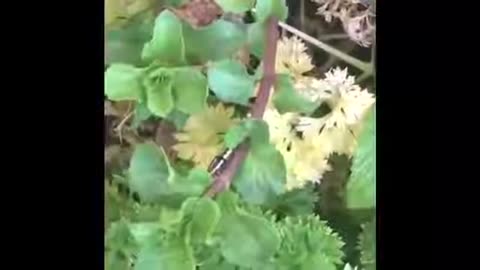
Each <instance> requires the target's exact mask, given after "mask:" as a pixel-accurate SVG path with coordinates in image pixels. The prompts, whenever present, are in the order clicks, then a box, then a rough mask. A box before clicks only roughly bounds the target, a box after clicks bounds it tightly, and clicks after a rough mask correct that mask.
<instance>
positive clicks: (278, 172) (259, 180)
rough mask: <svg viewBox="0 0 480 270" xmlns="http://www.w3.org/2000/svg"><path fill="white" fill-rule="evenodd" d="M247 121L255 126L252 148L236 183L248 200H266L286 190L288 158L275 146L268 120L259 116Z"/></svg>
mask: <svg viewBox="0 0 480 270" xmlns="http://www.w3.org/2000/svg"><path fill="white" fill-rule="evenodd" d="M248 123H251V124H250V125H252V126H255V128H251V130H252V131H251V140H250V142H251V144H250V150H249V152H248V154H247V158H246V160H245V161H244V162H243V164H242V165H241V167H240V169H239V171H238V172H237V174H236V175H235V179H234V181H233V185H234V186H235V188H236V189H237V190H238V192H239V193H240V194H241V195H242V197H243V198H244V199H245V200H246V201H248V202H250V203H255V204H263V203H266V202H269V201H272V200H274V199H275V197H276V196H278V195H280V194H281V193H283V192H284V191H285V182H286V168H285V162H284V160H283V156H282V155H281V154H280V152H278V151H277V149H276V148H275V146H273V145H271V144H270V143H269V139H268V138H269V135H268V126H267V124H266V123H265V122H263V121H258V120H257V121H250V122H248Z"/></svg>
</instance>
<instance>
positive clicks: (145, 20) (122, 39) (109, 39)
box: [105, 14, 154, 66]
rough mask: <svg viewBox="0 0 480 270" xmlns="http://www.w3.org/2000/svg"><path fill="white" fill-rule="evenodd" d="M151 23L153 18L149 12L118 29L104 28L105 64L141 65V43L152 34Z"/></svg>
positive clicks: (146, 40)
mask: <svg viewBox="0 0 480 270" xmlns="http://www.w3.org/2000/svg"><path fill="white" fill-rule="evenodd" d="M153 23H154V18H151V17H150V15H149V14H142V15H139V16H138V18H137V17H135V18H134V19H132V22H131V23H129V24H128V25H126V26H124V27H122V28H120V29H114V30H109V31H107V30H106V36H105V38H106V40H105V43H106V48H105V64H106V65H109V64H113V63H125V64H131V65H136V66H138V65H142V64H143V61H142V59H141V57H140V56H141V53H142V49H143V45H144V44H145V43H146V42H148V40H149V39H150V38H151V36H152V30H153V25H154V24H153Z"/></svg>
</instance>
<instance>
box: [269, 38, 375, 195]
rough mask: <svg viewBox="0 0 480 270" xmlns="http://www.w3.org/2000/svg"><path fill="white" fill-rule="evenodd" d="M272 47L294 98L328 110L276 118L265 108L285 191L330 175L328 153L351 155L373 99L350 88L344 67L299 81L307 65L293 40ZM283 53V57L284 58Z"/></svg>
mask: <svg viewBox="0 0 480 270" xmlns="http://www.w3.org/2000/svg"><path fill="white" fill-rule="evenodd" d="M278 45H279V48H281V49H280V50H278V52H277V67H276V68H277V70H276V72H277V73H289V74H290V75H292V77H293V78H294V81H295V88H296V90H297V91H299V93H300V94H302V95H303V96H304V97H306V98H307V99H309V100H311V101H313V102H316V103H318V104H319V105H320V104H322V103H325V104H327V105H328V107H329V108H330V109H331V111H330V112H329V113H328V114H326V115H325V116H323V117H320V118H313V117H308V116H301V115H300V114H298V113H285V114H280V113H279V112H278V111H277V110H276V109H275V108H274V106H273V105H272V104H271V103H270V104H269V105H268V107H267V110H266V112H265V115H264V120H265V121H266V122H267V123H268V125H269V129H270V136H271V142H272V143H273V144H275V146H276V148H277V150H278V151H280V152H281V154H282V155H283V157H284V159H285V164H286V166H287V189H289V190H290V189H293V188H297V187H302V186H304V185H305V184H306V183H308V182H318V181H320V180H321V179H322V176H323V174H324V173H325V172H326V171H328V170H330V166H329V165H328V158H329V156H330V154H332V153H339V154H346V155H348V156H351V155H352V154H353V152H354V150H355V147H356V139H357V138H358V135H359V133H360V131H361V129H362V123H363V120H364V118H365V115H366V113H367V112H368V111H369V109H370V108H371V107H372V105H373V104H374V102H375V98H374V96H373V94H371V93H369V92H368V91H367V90H366V89H361V88H360V86H358V85H356V84H355V78H354V77H353V76H349V75H348V70H347V69H346V68H345V69H340V68H335V69H332V70H330V71H328V72H327V73H326V74H325V78H323V79H316V78H313V77H308V76H303V74H304V73H306V72H308V71H310V70H311V69H312V68H313V65H312V63H311V58H310V57H309V56H308V55H307V54H306V52H305V45H304V44H303V43H302V42H301V41H300V40H299V39H297V38H290V39H286V38H284V39H282V40H280V41H279V44H278ZM285 48H289V49H288V50H287V49H285ZM287 51H289V53H290V55H289V56H288V57H287V56H286V55H284V54H285V53H286V52H287Z"/></svg>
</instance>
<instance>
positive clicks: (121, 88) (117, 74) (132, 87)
mask: <svg viewBox="0 0 480 270" xmlns="http://www.w3.org/2000/svg"><path fill="white" fill-rule="evenodd" d="M142 78H143V70H142V69H139V68H136V67H134V66H131V65H127V64H113V65H111V66H110V67H109V68H108V69H107V71H105V95H107V97H108V98H109V99H110V100H114V101H121V100H141V97H142V89H143V88H142V83H141V81H142Z"/></svg>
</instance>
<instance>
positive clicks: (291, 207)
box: [267, 185, 318, 216]
mask: <svg viewBox="0 0 480 270" xmlns="http://www.w3.org/2000/svg"><path fill="white" fill-rule="evenodd" d="M317 197H318V195H317V194H316V193H315V190H314V186H313V185H307V186H306V187H304V188H296V189H293V190H290V191H288V192H285V193H283V194H281V195H280V196H278V197H276V198H275V199H274V201H273V202H269V203H268V204H267V206H268V208H269V209H273V210H274V211H275V213H277V214H279V215H281V216H301V215H309V214H310V213H313V209H314V205H315V203H316V202H317V200H318V198H317Z"/></svg>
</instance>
